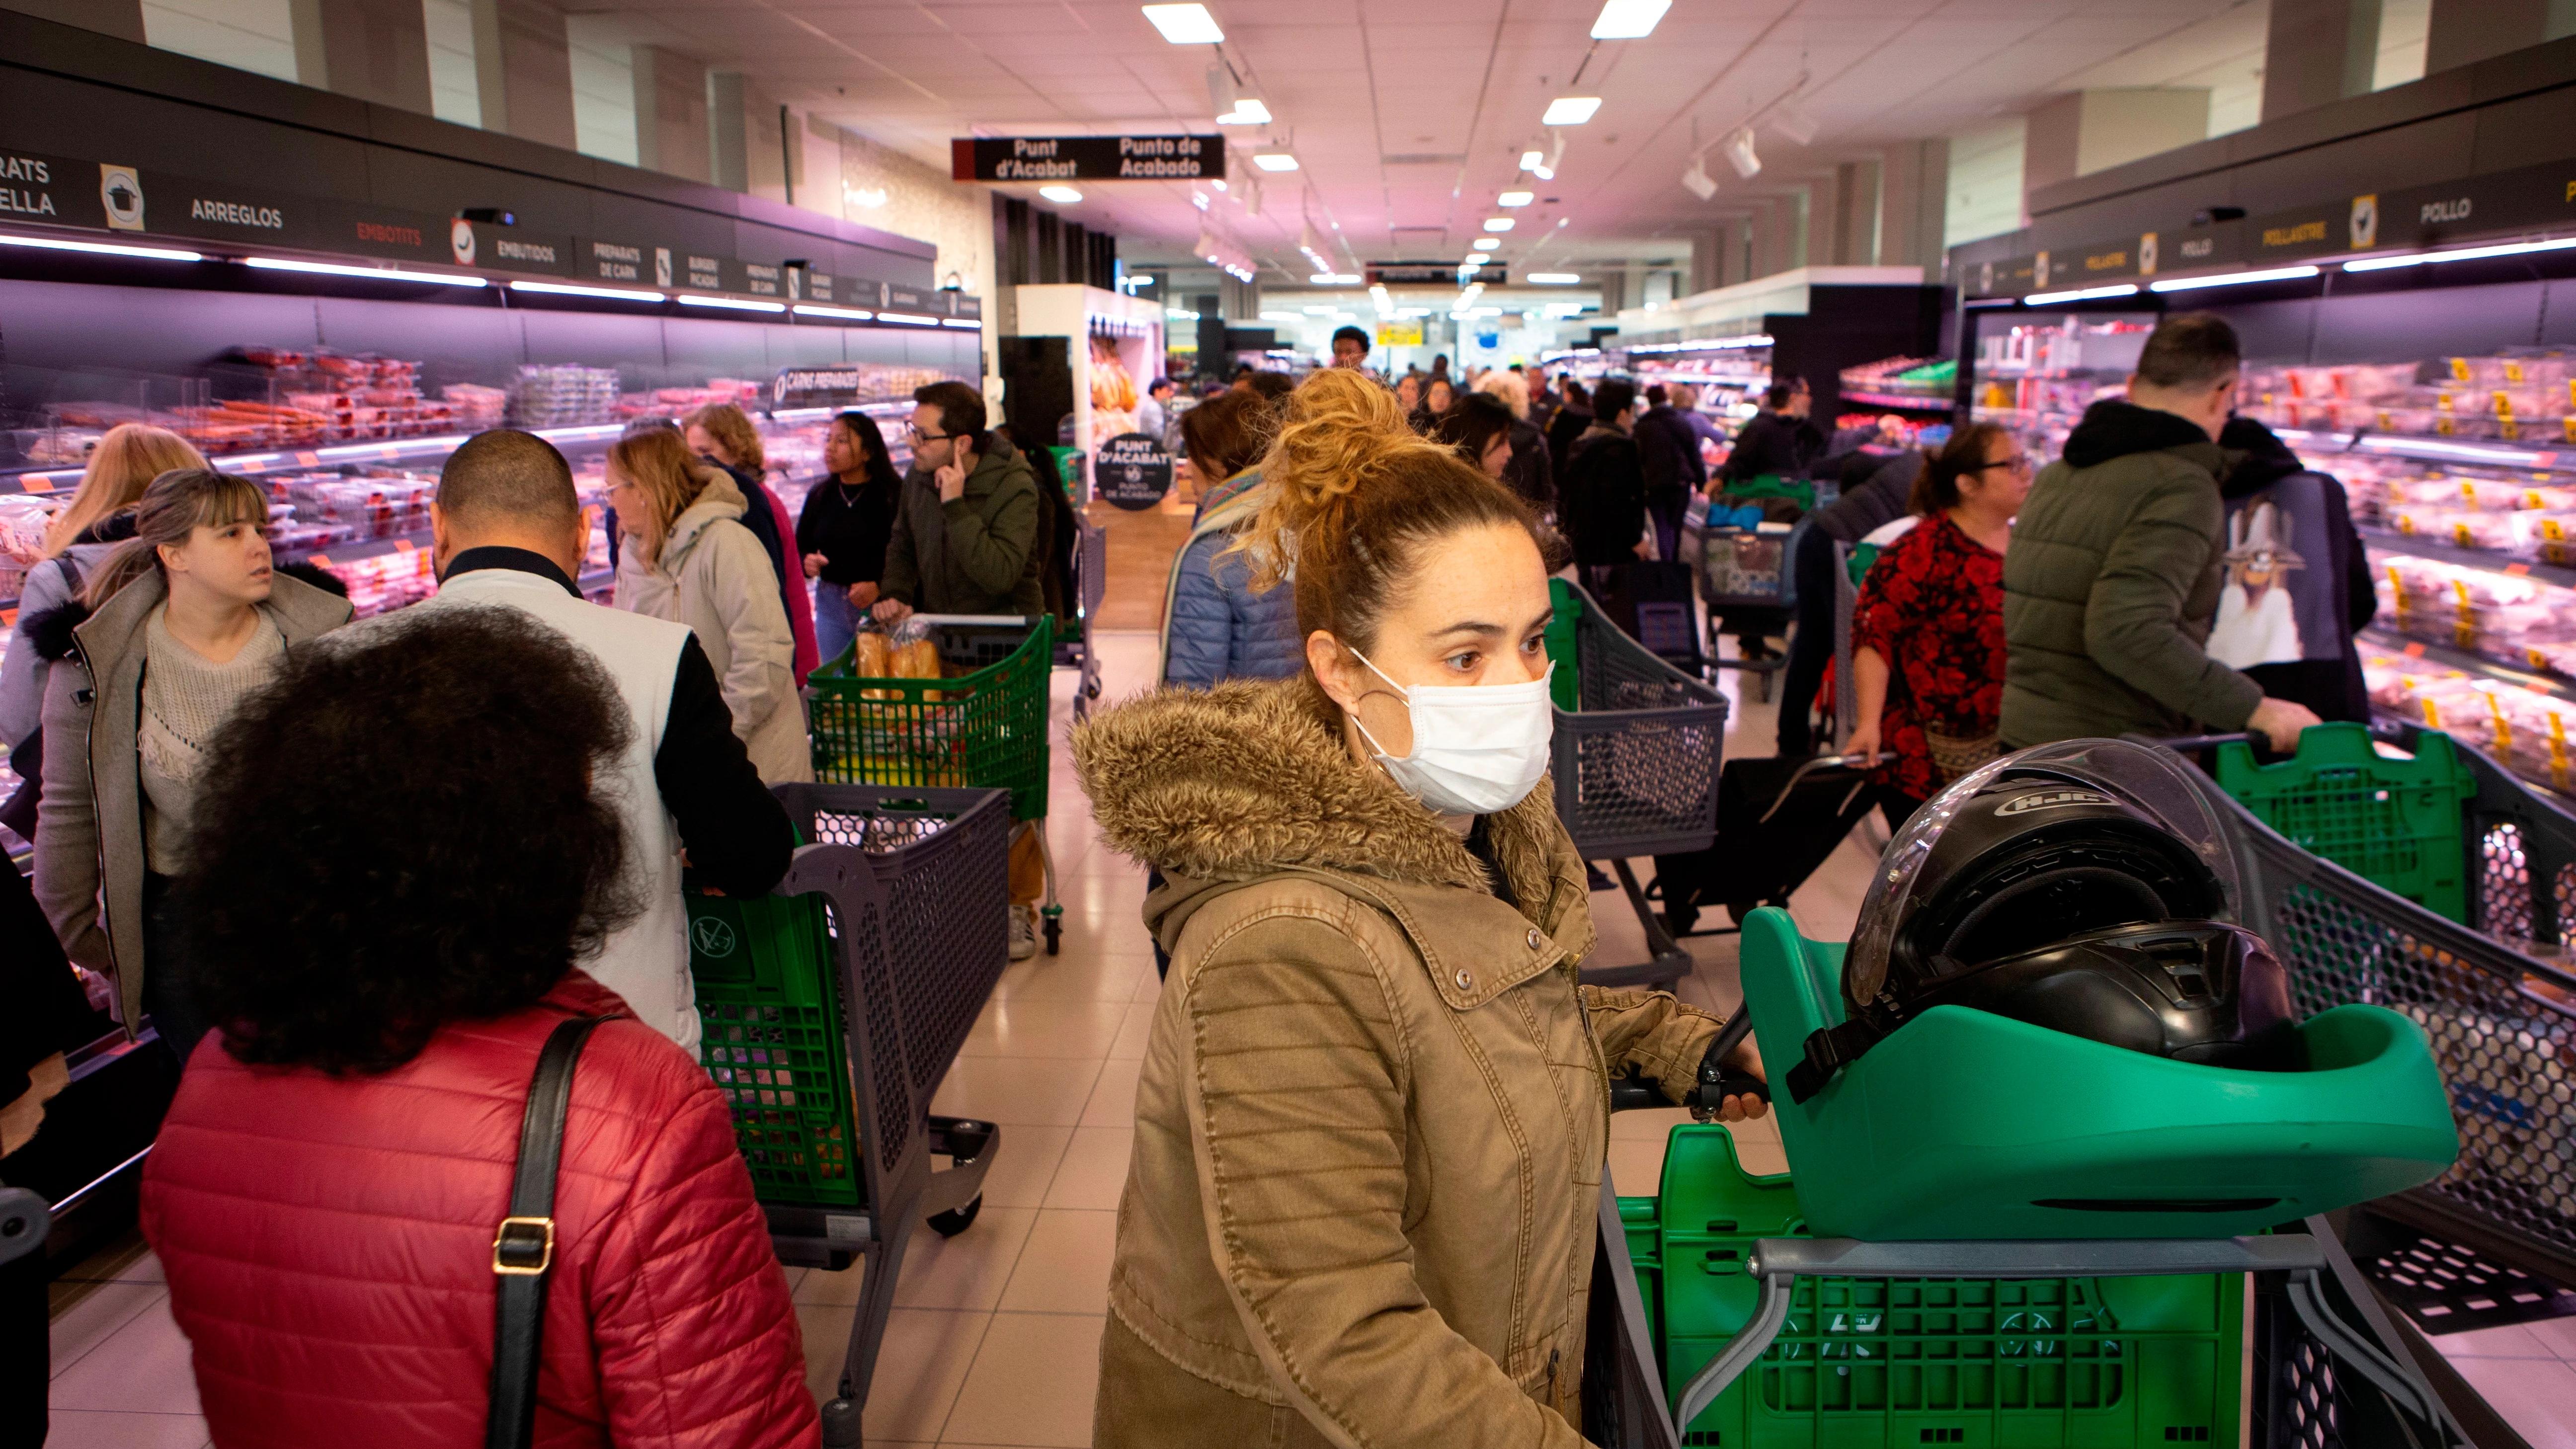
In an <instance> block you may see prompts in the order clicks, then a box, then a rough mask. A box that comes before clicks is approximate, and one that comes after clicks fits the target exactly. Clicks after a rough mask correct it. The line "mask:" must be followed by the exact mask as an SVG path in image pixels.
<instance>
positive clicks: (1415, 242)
mask: <svg viewBox="0 0 2576 1449" xmlns="http://www.w3.org/2000/svg"><path fill="white" fill-rule="evenodd" d="M1387 239H1388V240H1389V241H1391V242H1392V243H1394V245H1395V254H1396V255H1397V256H1400V257H1436V256H1438V255H1440V254H1441V253H1442V252H1445V251H1447V250H1448V249H1449V228H1447V227H1445V226H1398V227H1390V228H1388V230H1387Z"/></svg>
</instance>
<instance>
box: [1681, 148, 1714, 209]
mask: <svg viewBox="0 0 2576 1449" xmlns="http://www.w3.org/2000/svg"><path fill="white" fill-rule="evenodd" d="M1682 186H1683V187H1684V188H1685V189H1687V190H1688V191H1689V192H1690V194H1691V195H1693V196H1696V197H1698V198H1699V199H1700V200H1702V201H1706V200H1708V199H1709V198H1710V197H1712V196H1715V195H1716V194H1717V183H1716V182H1715V181H1713V180H1710V179H1709V174H1708V158H1707V157H1705V156H1694V157H1692V158H1691V164H1690V169H1689V170H1688V171H1685V172H1683V173H1682Z"/></svg>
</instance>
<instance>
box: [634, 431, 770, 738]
mask: <svg viewBox="0 0 2576 1449" xmlns="http://www.w3.org/2000/svg"><path fill="white" fill-rule="evenodd" d="M608 504H609V506H610V507H611V508H614V509H616V510H617V522H618V527H619V529H620V530H621V531H622V532H623V533H624V534H625V535H626V547H625V549H624V551H623V553H622V556H621V557H620V558H619V560H618V566H617V607H619V608H621V609H627V610H631V611H633V612H635V613H638V614H649V615H651V616H653V617H654V618H657V619H670V620H673V621H675V622H678V623H682V624H686V625H688V626H689V628H690V630H691V631H692V632H693V633H695V634H696V635H697V636H698V646H699V647H700V648H702V649H704V650H706V652H707V661H708V662H709V663H710V664H713V665H714V666H715V671H716V680H717V682H718V683H719V684H720V685H721V686H722V687H723V691H724V701H725V706H726V708H728V709H730V710H731V711H732V712H733V730H734V733H735V734H737V735H740V736H741V737H742V742H743V747H744V748H745V749H747V750H748V751H750V754H751V763H752V765H753V766H754V767H755V768H757V769H758V770H759V771H760V778H761V779H762V780H764V781H766V782H767V783H769V784H772V785H775V784H779V783H781V782H782V781H789V780H811V779H813V778H814V758H813V750H812V746H811V745H810V744H809V743H808V742H807V740H806V735H805V706H804V703H803V701H801V700H800V699H798V698H797V694H796V676H795V674H794V662H795V654H796V640H795V636H794V635H793V634H792V633H790V632H789V630H788V624H787V610H786V607H785V606H784V605H782V604H781V603H780V602H779V597H778V571H777V570H776V569H775V568H773V567H772V566H771V564H770V562H769V551H768V550H767V549H765V548H763V547H762V546H761V543H760V540H759V539H758V538H755V537H753V535H752V532H751V530H750V529H748V528H745V527H744V526H743V524H742V516H743V510H744V507H745V506H746V504H745V500H744V498H743V496H742V490H741V489H739V488H737V487H735V486H734V482H733V480H732V479H731V478H729V477H727V476H725V474H724V472H723V470H721V469H719V468H715V467H712V466H710V465H708V464H706V463H702V462H700V461H699V460H698V459H696V458H694V457H692V456H690V454H689V448H688V444H686V443H684V442H682V441H681V439H680V435H679V433H678V432H677V431H676V430H674V429H671V428H651V429H645V430H641V431H639V432H637V433H636V434H635V435H634V436H632V437H628V438H625V439H622V440H620V441H619V442H617V443H616V444H615V445H613V446H611V447H610V448H609V450H608Z"/></svg>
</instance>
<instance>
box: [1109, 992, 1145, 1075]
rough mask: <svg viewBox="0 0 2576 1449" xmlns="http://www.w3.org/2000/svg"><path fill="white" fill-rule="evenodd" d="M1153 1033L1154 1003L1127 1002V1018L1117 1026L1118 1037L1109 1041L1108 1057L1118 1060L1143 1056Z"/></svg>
mask: <svg viewBox="0 0 2576 1449" xmlns="http://www.w3.org/2000/svg"><path fill="white" fill-rule="evenodd" d="M1153 1034H1154V1003H1152V1002H1149V1001H1138V1002H1129V1003H1128V1005H1127V1019H1126V1021H1125V1022H1123V1023H1121V1024H1120V1026H1119V1028H1118V1039H1117V1040H1116V1041H1114V1042H1112V1043H1110V1046H1109V1056H1110V1059H1111V1060H1113V1061H1119V1060H1125V1059H1129V1058H1141V1057H1143V1056H1144V1055H1145V1047H1146V1045H1147V1044H1148V1043H1149V1042H1151V1041H1152V1040H1153Z"/></svg>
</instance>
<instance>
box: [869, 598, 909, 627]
mask: <svg viewBox="0 0 2576 1449" xmlns="http://www.w3.org/2000/svg"><path fill="white" fill-rule="evenodd" d="M868 613H869V614H870V615H872V616H874V617H875V619H876V621H877V622H878V623H880V624H900V623H902V622H903V621H904V620H906V619H908V618H910V617H912V605H910V604H907V603H905V602H904V601H903V600H901V599H879V600H877V605H876V607H875V608H873V609H870V610H868Z"/></svg>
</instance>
